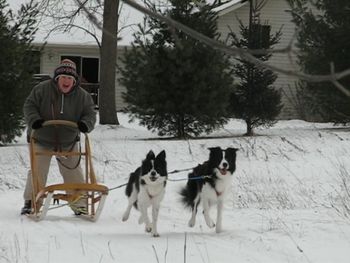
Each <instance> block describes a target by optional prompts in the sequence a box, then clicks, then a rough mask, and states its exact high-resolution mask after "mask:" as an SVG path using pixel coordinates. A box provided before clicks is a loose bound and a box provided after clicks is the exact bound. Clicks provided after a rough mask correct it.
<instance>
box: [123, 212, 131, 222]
mask: <svg viewBox="0 0 350 263" xmlns="http://www.w3.org/2000/svg"><path fill="white" fill-rule="evenodd" d="M128 219H129V214H124V215H123V217H122V221H123V222H125V221H126V220H128Z"/></svg>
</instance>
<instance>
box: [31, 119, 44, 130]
mask: <svg viewBox="0 0 350 263" xmlns="http://www.w3.org/2000/svg"><path fill="white" fill-rule="evenodd" d="M44 122H45V120H44V119H38V120H36V121H34V122H33V124H32V129H34V130H37V129H40V128H41V127H43V123H44Z"/></svg>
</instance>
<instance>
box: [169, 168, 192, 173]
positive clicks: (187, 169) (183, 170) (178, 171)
mask: <svg viewBox="0 0 350 263" xmlns="http://www.w3.org/2000/svg"><path fill="white" fill-rule="evenodd" d="M193 168H194V167H191V168H186V169H181V170H174V171H171V172H169V173H168V174H175V173H180V172H185V171H189V170H192V169H193Z"/></svg>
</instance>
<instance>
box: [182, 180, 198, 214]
mask: <svg viewBox="0 0 350 263" xmlns="http://www.w3.org/2000/svg"><path fill="white" fill-rule="evenodd" d="M190 177H191V176H190ZM198 193H199V190H198V184H197V182H196V181H195V180H188V181H187V184H186V186H185V187H184V188H182V189H181V191H180V195H181V201H182V203H183V204H184V205H185V207H188V208H192V209H193V208H194V205H195V203H194V201H195V199H196V198H197V195H198Z"/></svg>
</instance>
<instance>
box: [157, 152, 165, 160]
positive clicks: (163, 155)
mask: <svg viewBox="0 0 350 263" xmlns="http://www.w3.org/2000/svg"><path fill="white" fill-rule="evenodd" d="M165 157H166V155H165V151H164V150H163V151H161V152H160V153H158V155H157V159H160V160H164V161H165Z"/></svg>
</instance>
